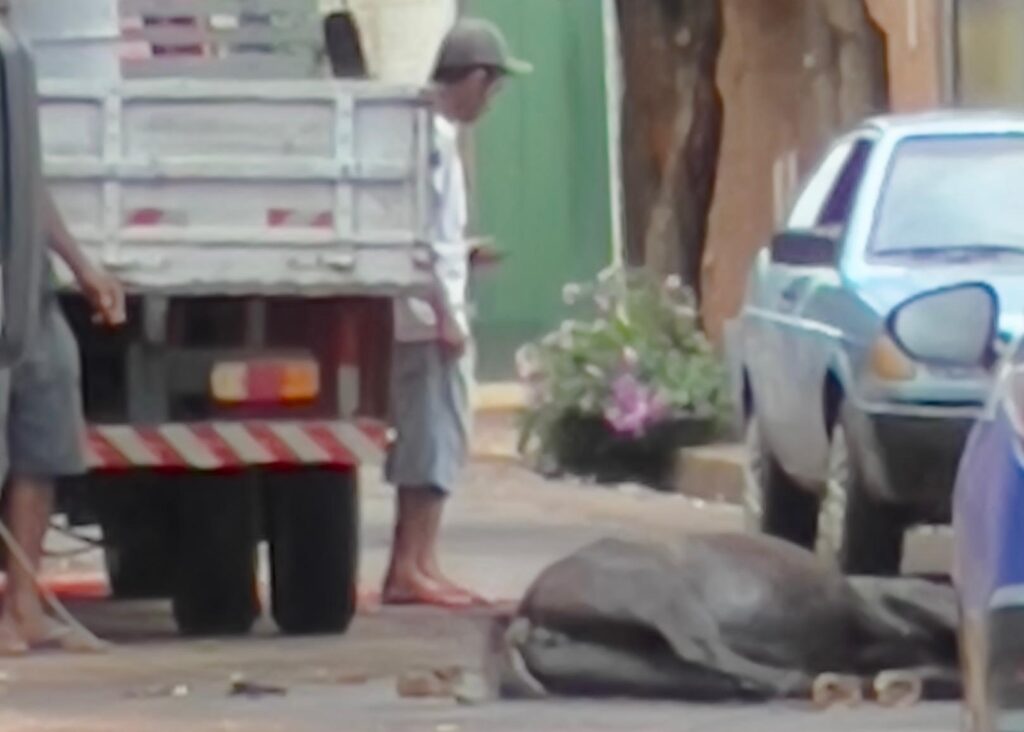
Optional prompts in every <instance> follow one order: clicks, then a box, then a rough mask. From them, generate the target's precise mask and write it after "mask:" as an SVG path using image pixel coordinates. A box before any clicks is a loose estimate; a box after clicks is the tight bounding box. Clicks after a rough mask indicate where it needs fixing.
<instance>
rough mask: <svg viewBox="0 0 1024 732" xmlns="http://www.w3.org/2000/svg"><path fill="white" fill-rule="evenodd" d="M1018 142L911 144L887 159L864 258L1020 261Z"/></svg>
mask: <svg viewBox="0 0 1024 732" xmlns="http://www.w3.org/2000/svg"><path fill="white" fill-rule="evenodd" d="M1022 196H1024V136H1019V135H1006V134H1003V135H996V134H993V135H978V136H965V135H948V136H940V137H927V138H917V139H910V140H907V141H905V142H903V143H901V144H900V145H899V146H898V147H897V149H896V153H895V155H894V157H893V161H892V165H891V168H890V170H889V176H888V180H887V182H886V186H885V189H884V191H883V194H882V200H881V202H880V205H879V209H878V212H877V218H876V221H875V227H874V234H873V238H872V242H871V247H870V251H871V252H872V253H873V254H876V255H879V256H896V255H906V256H929V255H942V254H943V253H957V254H959V255H961V256H963V255H977V256H999V255H1004V254H1010V255H1012V254H1021V255H1024V206H1022V205H1021V201H1022Z"/></svg>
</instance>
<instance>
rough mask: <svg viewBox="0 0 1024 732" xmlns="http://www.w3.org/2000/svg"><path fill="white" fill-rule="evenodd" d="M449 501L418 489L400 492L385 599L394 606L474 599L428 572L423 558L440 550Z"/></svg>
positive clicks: (464, 601)
mask: <svg viewBox="0 0 1024 732" xmlns="http://www.w3.org/2000/svg"><path fill="white" fill-rule="evenodd" d="M444 501H445V498H444V496H442V495H441V494H439V493H437V492H435V491H432V490H428V489H418V488H400V489H399V491H398V506H397V516H396V519H395V538H394V543H393V545H392V549H391V563H390V565H389V567H388V573H387V577H386V578H385V580H384V591H383V593H382V596H381V599H382V600H383V601H384V602H385V603H393V604H411V603H426V604H444V605H465V604H468V603H469V600H470V598H469V597H468V596H466V595H465V594H464V593H459V592H454V591H453V590H452V589H450V588H448V587H446V586H444V585H443V584H441V583H440V582H438V581H437V580H436V579H434V578H433V577H430V576H429V575H428V574H427V573H426V572H424V569H423V566H422V558H423V557H424V556H430V555H433V553H434V552H435V551H436V549H435V548H434V544H436V541H437V536H438V532H439V530H440V525H441V513H442V511H443V509H444Z"/></svg>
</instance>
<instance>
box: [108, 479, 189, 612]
mask: <svg viewBox="0 0 1024 732" xmlns="http://www.w3.org/2000/svg"><path fill="white" fill-rule="evenodd" d="M88 480H89V487H90V489H91V492H92V495H93V496H94V498H95V505H96V509H97V513H98V518H99V522H100V526H101V527H102V529H103V544H104V562H105V564H106V570H107V579H108V581H109V583H110V590H111V593H112V594H113V596H114V597H115V598H116V599H119V600H123V599H153V598H161V597H170V596H171V594H172V592H173V590H174V568H175V556H176V545H175V542H176V531H175V528H176V527H175V518H174V515H173V511H174V503H173V496H174V494H173V490H172V489H173V486H170V485H168V484H167V478H164V477H161V476H157V475H155V474H152V473H149V472H146V471H138V472H130V473H125V474H124V475H117V476H90V477H89V479H88Z"/></svg>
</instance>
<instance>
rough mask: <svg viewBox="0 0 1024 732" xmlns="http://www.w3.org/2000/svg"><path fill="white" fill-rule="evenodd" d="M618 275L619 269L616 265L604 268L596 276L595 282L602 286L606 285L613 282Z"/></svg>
mask: <svg viewBox="0 0 1024 732" xmlns="http://www.w3.org/2000/svg"><path fill="white" fill-rule="evenodd" d="M618 275H619V268H618V267H617V266H616V265H614V264H613V265H612V266H610V267H605V268H604V269H602V270H601V271H600V272H599V273H598V275H597V281H598V282H600V283H601V284H602V285H604V284H607V283H609V282H611V281H612V280H614V279H615V278H616V277H618Z"/></svg>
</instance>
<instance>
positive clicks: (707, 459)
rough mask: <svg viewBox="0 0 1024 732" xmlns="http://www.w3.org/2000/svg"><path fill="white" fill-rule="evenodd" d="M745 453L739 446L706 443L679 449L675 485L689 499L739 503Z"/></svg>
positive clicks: (741, 497) (741, 495)
mask: <svg viewBox="0 0 1024 732" xmlns="http://www.w3.org/2000/svg"><path fill="white" fill-rule="evenodd" d="M745 461H746V453H745V451H744V448H743V446H742V445H734V444H725V445H708V446H705V447H690V448H686V449H683V450H680V451H679V454H678V456H677V459H676V474H675V480H674V485H675V487H676V490H677V491H678V492H679V493H681V494H683V495H685V496H689V497H690V498H699V499H701V500H704V501H710V502H718V503H734V504H739V503H741V502H742V499H743V482H744V468H745Z"/></svg>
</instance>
